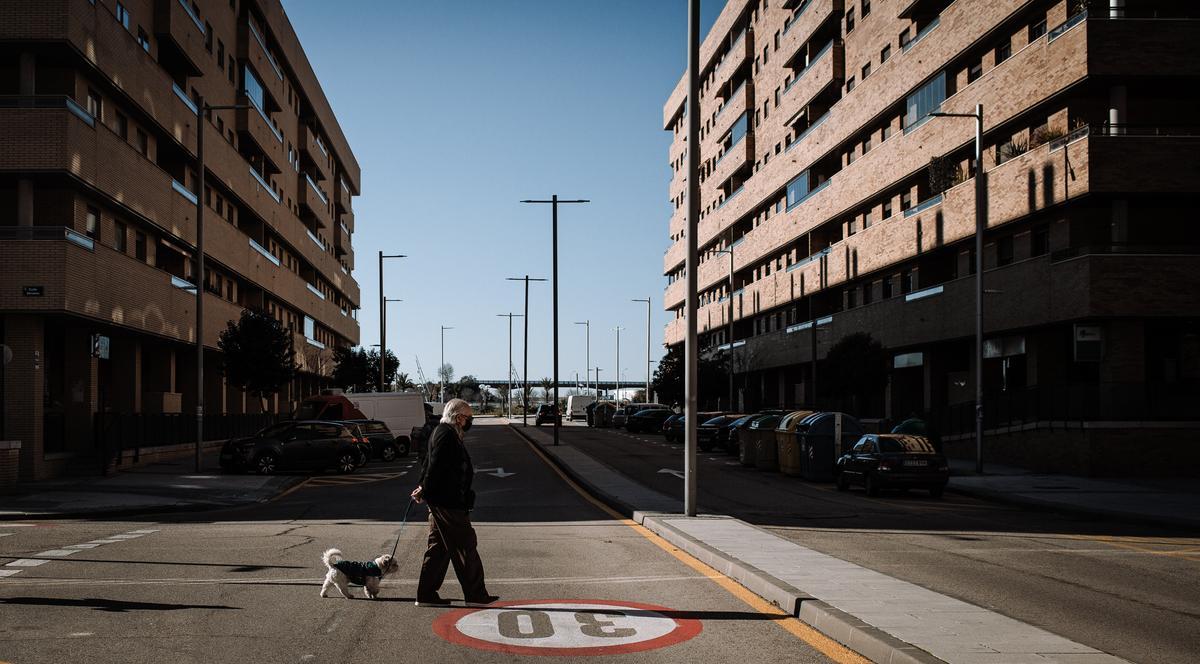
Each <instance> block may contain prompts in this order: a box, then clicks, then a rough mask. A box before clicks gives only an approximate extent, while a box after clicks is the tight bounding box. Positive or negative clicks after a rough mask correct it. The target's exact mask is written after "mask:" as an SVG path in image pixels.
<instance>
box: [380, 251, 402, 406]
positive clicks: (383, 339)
mask: <svg viewBox="0 0 1200 664" xmlns="http://www.w3.org/2000/svg"><path fill="white" fill-rule="evenodd" d="M385 258H408V256H405V255H404V254H391V255H388V256H385V255H384V254H383V252H382V251H381V252H379V391H380V392H382V391H383V376H384V374H386V373H387V363H386V362H385V361H384V358H385V357H386V353H384V351H385V350H386V349H387V315H386V312H387V302H384V297H383V259H385Z"/></svg>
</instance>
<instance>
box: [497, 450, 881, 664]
mask: <svg viewBox="0 0 1200 664" xmlns="http://www.w3.org/2000/svg"><path fill="white" fill-rule="evenodd" d="M514 433H515V432H514ZM517 435H518V436H519V434H517ZM522 438H523V437H522ZM524 440H525V442H526V444H528V445H529V447H530V449H532V450H533V452H534V454H536V455H537V456H538V458H540V459H541V460H542V462H543V463H545V464H546V465H547V466H549V467H550V470H552V471H554V473H555V474H556V475H558V476H559V478H561V479H562V481H563V482H565V483H566V485H567V486H569V487H571V488H572V489H573V490H574V491H575V493H577V494H579V495H580V496H581V497H582V498H583V499H584V500H586V501H587V502H589V503H591V504H592V505H594V506H595V507H596V508H597V509H599V510H600V511H601V512H604V513H605V514H607V515H609V516H610V517H612V518H613V519H615V520H616V521H619V522H620V523H622V524H624V525H626V526H628V527H629V528H632V529H633V530H634V531H635V532H636V533H638V534H639V535H641V536H642V537H645V538H646V539H648V540H650V541H651V542H652V543H654V544H655V545H656V546H658V548H660V549H662V550H663V551H665V552H667V553H669V554H670V555H671V556H673V557H674V558H675V559H677V560H679V561H680V562H682V563H683V564H685V565H687V566H688V567H690V568H692V569H693V570H695V571H697V572H699V573H700V574H702V575H703V576H705V577H706V578H709V579H711V580H712V581H713V583H716V584H717V585H719V586H721V587H722V588H724V589H725V590H726V591H727V592H728V593H729V594H731V595H733V596H734V597H736V598H738V599H739V600H741V601H742V602H743V603H745V604H746V605H748V606H750V607H751V608H753V609H754V610H755V611H758V612H759V613H762V614H764V615H776V616H787V617H788V618H792V619H791V620H774V621H772V622H774V623H775V624H776V625H779V626H780V627H782V628H783V629H785V630H787V631H788V632H789V633H791V634H792V636H795V637H796V638H798V639H800V640H801V641H804V642H805V643H807V644H808V645H810V646H812V647H813V648H814V649H816V650H817V651H819V652H820V653H821V654H823V655H825V656H826V657H828V658H829V659H831V660H833V661H834V662H837V663H838V664H869V660H867V659H866V658H864V657H863V656H862V655H859V654H858V653H856V652H854V651H853V650H850V649H849V648H847V647H846V646H843V645H842V644H840V643H838V642H837V641H835V640H833V639H831V638H829V637H828V636H825V635H824V634H822V633H821V632H818V631H817V630H815V629H813V628H812V627H809V626H808V625H807V624H805V623H803V622H800V621H799V620H798V619H795V617H794V616H792V614H790V613H788V612H787V611H784V610H783V609H780V608H779V607H777V606H775V605H774V604H771V603H770V602H767V601H766V600H764V599H763V598H761V597H759V596H758V595H755V594H754V593H752V592H750V591H749V590H747V589H746V588H745V587H744V586H742V585H741V584H739V583H738V582H736V581H734V580H733V579H730V578H729V577H727V576H725V575H723V574H721V572H720V570H716V569H713V568H712V567H709V566H708V565H705V564H704V563H703V562H701V561H700V560H698V559H696V558H693V557H692V556H691V555H690V554H688V553H687V552H686V551H682V550H680V549H678V548H676V547H675V546H674V545H672V544H671V543H670V542H668V541H666V540H664V539H663V538H662V537H659V536H658V535H657V534H656V533H654V532H653V531H651V530H650V529H649V528H646V527H645V526H643V525H641V524H640V523H637V522H636V521H633V520H632V519H627V518H625V517H624V516H622V515H621V514H619V513H617V512H616V511H615V510H613V509H612V508H610V507H609V506H608V505H605V504H604V503H602V502H600V501H599V500H597V499H596V498H594V497H593V496H592V495H591V494H589V493H588V492H587V491H584V489H583V487H581V486H579V485H578V484H577V483H576V482H575V481H574V480H572V479H571V478H570V477H568V476H567V475H566V473H564V472H563V471H562V470H561V469H559V467H558V466H556V465H554V463H553V462H552V461H550V459H549V458H547V457H546V454H545V452H542V450H540V449H539V448H538V447H537V445H536V444H535V443H533V442H532V441H530V440H529V439H524ZM714 574H715V575H716V576H713V575H714Z"/></svg>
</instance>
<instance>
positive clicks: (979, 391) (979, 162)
mask: <svg viewBox="0 0 1200 664" xmlns="http://www.w3.org/2000/svg"><path fill="white" fill-rule="evenodd" d="M930 115H931V116H934V117H939V118H974V119H975V472H976V473H983V233H984V231H985V230H987V183H986V182H985V180H984V173H983V104H976V105H975V112H974V113H942V112H940V111H934V112H933V113H930Z"/></svg>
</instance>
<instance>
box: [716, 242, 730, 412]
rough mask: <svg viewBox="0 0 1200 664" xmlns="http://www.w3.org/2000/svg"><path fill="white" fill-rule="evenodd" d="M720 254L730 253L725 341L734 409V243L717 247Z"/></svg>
mask: <svg viewBox="0 0 1200 664" xmlns="http://www.w3.org/2000/svg"><path fill="white" fill-rule="evenodd" d="M714 253H718V254H729V295H728V297H727V299H728V300H729V320H727V321H726V327H727V328H728V332H727V333H726V336H728V337H729V338H728V339H726V340H725V343H726V344H728V346H729V356H728V357H729V371H728V373H729V410H734V407H733V243H732V242H731V243H730V244H729V248H728V249H717V250H716V252H714Z"/></svg>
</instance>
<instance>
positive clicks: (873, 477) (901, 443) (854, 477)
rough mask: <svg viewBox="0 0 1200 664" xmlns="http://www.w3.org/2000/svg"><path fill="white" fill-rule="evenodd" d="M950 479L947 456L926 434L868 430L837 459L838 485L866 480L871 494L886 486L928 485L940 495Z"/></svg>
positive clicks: (873, 494)
mask: <svg viewBox="0 0 1200 664" xmlns="http://www.w3.org/2000/svg"><path fill="white" fill-rule="evenodd" d="M949 480H950V465H949V464H948V463H947V462H946V457H944V456H942V455H941V454H940V453H939V452H938V451H937V450H936V449H934V447H933V443H931V442H930V441H929V439H928V438H926V437H925V436H915V435H911V434H902V433H881V434H867V435H866V436H863V437H862V438H860V439H859V441H858V442H857V443H855V444H854V448H853V449H852V450H850V452H849V453H848V454H843V455H842V458H840V459H838V461H837V488H838V490H839V491H845V490H847V489H849V488H850V485H851V484H862V485H863V486H865V487H866V488H867V494H868V495H871V496H878V495H879V492H880V491H881V490H883V489H889V488H900V489H908V488H920V489H928V490H929V495H931V496H933V497H934V498H938V497H940V496H941V495H942V492H943V491H945V489H946V483H947V482H948V481H949Z"/></svg>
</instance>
